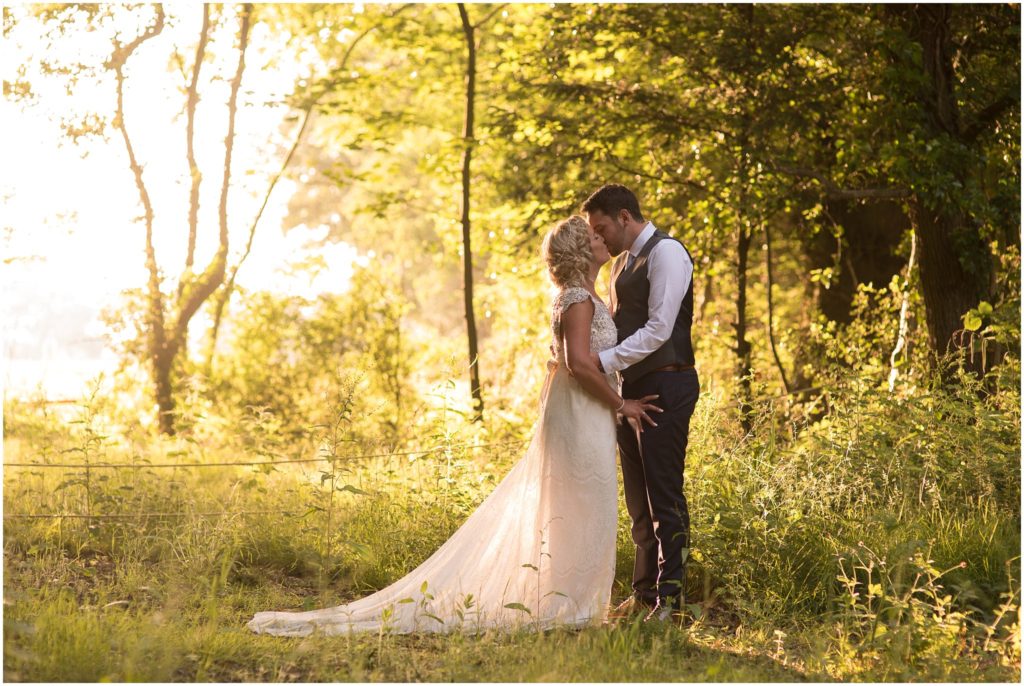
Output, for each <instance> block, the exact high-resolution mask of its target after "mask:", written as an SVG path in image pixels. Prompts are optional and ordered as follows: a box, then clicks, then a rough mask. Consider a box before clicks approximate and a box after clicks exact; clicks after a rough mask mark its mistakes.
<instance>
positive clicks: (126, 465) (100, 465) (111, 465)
mask: <svg viewBox="0 0 1024 686" xmlns="http://www.w3.org/2000/svg"><path fill="white" fill-rule="evenodd" d="M521 444H522V441H506V442H503V443H454V444H451V445H447V446H440V447H437V448H428V449H426V450H409V451H404V452H386V453H369V454H366V455H351V456H348V457H343V458H338V457H332V456H330V455H324V456H322V457H304V458H301V459H296V460H256V461H251V462H163V463H161V462H155V463H151V462H121V463H117V462H4V463H3V466H4V468H5V469H6V468H7V467H43V468H47V467H55V468H65V469H67V468H73V469H83V468H89V469H177V468H180V467H189V468H201V467H247V466H255V465H264V464H295V463H299V462H359V461H361V460H369V459H372V458H375V457H406V456H409V455H431V454H433V453H443V452H446V451H450V450H452V449H453V448H467V449H470V450H475V449H477V448H492V447H495V446H507V445H521Z"/></svg>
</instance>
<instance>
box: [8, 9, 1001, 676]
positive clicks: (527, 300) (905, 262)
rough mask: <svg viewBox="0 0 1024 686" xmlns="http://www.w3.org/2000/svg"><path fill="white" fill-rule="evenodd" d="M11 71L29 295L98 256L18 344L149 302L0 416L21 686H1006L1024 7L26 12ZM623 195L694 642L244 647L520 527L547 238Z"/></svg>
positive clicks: (599, 633)
mask: <svg viewBox="0 0 1024 686" xmlns="http://www.w3.org/2000/svg"><path fill="white" fill-rule="evenodd" d="M4 35H5V44H6V45H5V48H4V49H5V51H6V53H5V56H9V57H11V59H5V60H4V70H5V81H4V93H5V105H4V106H5V108H6V112H7V113H8V114H10V115H12V116H15V115H16V116H18V117H20V119H17V121H18V122H20V123H21V124H22V125H23V126H24V128H23V129H22V134H23V135H22V136H21V139H22V140H21V141H19V136H18V135H17V134H18V132H17V131H14V132H13V133H14V134H15V135H14V136H11V141H10V143H11V146H12V147H13V148H14V149H16V150H19V152H21V153H22V154H21V155H19V157H20V159H19V162H21V163H22V167H16V166H15V165H9V164H5V165H4V166H5V190H4V195H5V206H6V208H7V209H6V210H5V222H4V225H5V255H4V272H5V281H7V282H8V283H12V282H16V281H17V278H16V277H17V275H20V274H23V272H21V271H19V270H22V269H28V268H30V267H33V266H38V265H40V264H41V265H43V266H44V267H45V266H46V265H47V263H48V262H47V260H48V256H49V255H56V254H57V253H58V252H60V246H61V242H62V241H64V240H68V239H67V237H68V236H73V237H77V239H78V240H79V241H80V242H79V243H76V245H77V246H81V247H80V248H77V249H76V253H75V254H72V255H71V256H70V257H69V258H68V261H67V262H62V263H60V265H62V267H63V269H64V271H61V270H58V269H53V270H51V271H50V272H39V273H45V274H46V278H47V279H49V287H50V289H49V290H48V291H45V294H46V300H44V299H43V298H40V297H38V295H36V294H33V293H29V291H28V289H22V290H21V291H17V290H15V291H13V292H14V293H16V295H14V296H13V297H12V296H11V295H9V296H8V302H7V304H6V305H5V307H6V308H7V310H8V313H11V312H15V313H21V314H22V315H24V316H26V317H28V318H29V319H31V317H32V316H33V314H34V313H35V315H36V318H37V319H41V318H42V317H41V315H39V314H38V313H39V312H42V311H49V312H50V313H51V315H50V316H51V318H54V319H60V318H62V317H63V318H64V320H65V321H67V320H68V316H67V313H68V312H69V311H68V310H66V309H65V310H63V311H62V310H60V309H59V308H57V309H56V311H55V310H54V305H53V303H54V302H65V301H73V300H74V298H75V297H76V292H80V291H85V290H87V289H88V288H89V284H91V283H93V282H95V281H96V280H98V279H100V280H101V279H108V280H112V281H111V282H116V279H115V278H114V277H115V276H117V275H123V278H124V279H125V280H128V282H129V284H130V285H128V286H127V287H123V288H119V289H118V290H119V291H121V295H120V296H119V298H118V300H117V301H116V302H115V303H113V304H111V305H109V306H108V307H107V308H106V309H105V310H104V314H103V318H102V323H93V324H92V325H91V326H92V330H93V331H101V332H102V333H103V336H104V340H105V341H106V343H105V344H104V346H105V349H106V350H109V351H111V353H110V354H111V356H112V358H113V359H116V360H117V363H118V368H117V369H116V371H114V372H113V373H110V374H107V375H106V376H104V377H103V378H102V379H99V380H97V381H96V382H95V383H94V384H92V387H91V390H90V392H88V393H87V394H86V396H85V397H84V398H82V399H78V398H61V399H60V400H64V401H68V400H71V401H72V402H60V403H56V402H54V400H57V399H55V398H53V397H52V396H51V397H45V394H43V393H37V394H36V395H34V396H33V395H25V394H16V393H7V392H5V395H4V462H5V467H4V551H5V555H4V578H5V580H4V595H5V611H4V626H5V632H4V633H5V638H4V671H5V678H8V679H11V680H62V679H63V680H67V679H71V680H82V681H90V680H99V679H113V680H238V679H242V680H293V679H300V680H310V681H312V680H323V679H334V680H337V679H347V680H364V679H368V680H392V681H404V680H449V679H455V680H465V681H476V680H489V679H491V680H493V679H497V680H544V679H554V680H571V679H576V678H581V679H588V680H618V681H644V680H679V679H689V680H697V679H701V680H703V679H708V680H749V681H764V680H803V679H810V680H832V679H837V680H855V679H867V680H916V679H930V680H954V681H956V680H997V681H1011V680H1012V681H1016V680H1018V679H1019V675H1020V630H1019V626H1020V605H1019V580H1020V497H1021V494H1020V307H1021V301H1020V292H1021V287H1020V273H1021V272H1020V8H1019V6H1017V5H995V4H993V5H905V6H880V5H871V6H866V5H798V6H797V5H793V6H790V5H772V4H769V5H750V4H746V5H714V6H712V5H701V4H687V5H659V4H645V5H605V4H552V5H535V4H504V5H497V4H467V5H456V4H436V5H412V4H396V5H365V6H363V5H348V4H326V5H302V4H296V5H274V4H267V5H196V6H186V5H177V4H175V5H171V4H168V5H166V6H163V5H140V6H119V5H27V6H16V7H5V8H4ZM30 121H31V122H33V123H32V124H31V125H30V124H29V122H30ZM33 127H34V128H33ZM30 134H32V135H35V136H41V137H42V140H45V141H48V144H49V145H51V146H57V145H58V144H59V146H60V149H61V150H62V151H63V153H62V154H65V155H69V156H72V157H73V158H74V159H73V160H72V161H70V162H68V163H67V164H66V165H64V164H59V165H58V164H54V165H44V166H41V167H40V166H39V165H36V166H33V164H32V161H33V159H34V158H35V155H36V149H34V148H33V147H32V146H33V145H34V143H32V141H33V140H37V139H34V138H32V135H30ZM19 143H20V145H21V147H20V148H19V147H17V146H18V145H19ZM36 147H37V148H38V145H36ZM40 156H41V153H40ZM69 159H71V158H70V157H69ZM69 170H70V171H69ZM606 182H620V183H625V184H626V185H628V186H630V187H631V188H633V189H634V190H635V191H636V192H637V193H638V195H639V196H640V199H641V205H642V207H643V208H644V209H645V211H646V212H647V214H648V216H649V218H650V219H651V220H653V221H654V223H655V224H656V225H657V226H659V227H660V228H662V229H665V230H667V231H669V232H670V233H672V234H673V235H674V236H676V237H678V238H680V239H681V240H683V241H684V243H685V244H686V245H687V247H688V249H689V250H690V252H691V254H692V255H693V258H694V262H695V265H696V275H695V296H696V297H695V311H694V319H695V334H694V336H695V345H696V349H697V358H698V366H699V369H700V375H701V380H702V398H701V401H700V403H699V406H698V412H697V415H696V417H695V419H694V424H693V427H692V430H691V446H690V451H689V454H688V459H687V471H686V477H687V484H686V488H687V495H688V497H689V499H690V503H691V510H692V513H693V514H692V516H693V529H694V535H695V539H694V540H695V543H694V548H693V550H692V551H691V560H692V562H691V565H690V571H689V576H688V580H687V583H688V589H687V595H688V598H689V599H690V600H691V601H692V602H690V605H689V607H688V611H689V614H690V616H691V618H692V621H691V622H690V623H689V624H688V626H687V627H685V628H680V627H671V626H670V627H651V626H645V625H641V624H630V625H619V626H607V627H599V628H594V629H588V630H586V631H581V632H568V631H555V632H547V633H536V634H531V633H527V634H524V635H512V636H501V635H493V636H492V635H487V636H484V637H477V638H472V637H463V636H453V637H395V636H386V635H385V634H381V635H379V636H372V637H356V638H350V639H346V640H345V642H344V643H343V645H342V646H341V647H340V648H339V646H338V645H337V644H336V643H331V642H330V641H329V640H326V639H324V638H323V637H312V638H309V639H303V640H302V641H298V642H294V641H280V640H274V639H268V638H267V637H254V636H250V635H248V633H247V632H246V631H245V629H244V623H245V621H246V620H247V619H248V617H249V616H251V614H252V612H254V611H256V610H263V609H270V608H281V609H285V608H289V607H303V608H311V607H321V606H325V605H329V604H337V603H338V602H342V601H343V600H344V599H347V598H353V597H357V596H359V595H363V594H365V593H367V592H369V591H372V590H373V589H376V588H381V587H383V586H384V585H386V584H387V583H389V582H390V581H393V580H395V579H396V578H398V577H400V576H401V575H402V574H404V573H405V572H406V571H408V570H410V569H411V568H413V567H414V566H416V565H417V564H418V563H419V562H422V561H423V560H424V559H425V558H426V557H427V556H429V554H430V553H431V552H432V551H433V550H434V549H435V548H436V547H437V545H439V544H440V542H442V541H443V540H445V539H446V538H447V536H448V535H450V534H451V532H452V531H453V530H454V529H455V528H457V526H458V525H459V524H460V523H461V521H463V520H464V519H465V517H466V516H467V515H468V514H469V512H471V511H472V510H473V508H474V507H475V506H476V505H477V504H478V503H479V502H480V501H481V500H482V499H483V498H484V497H486V495H487V494H488V493H489V492H490V491H491V490H493V488H494V486H495V485H496V483H497V482H498V481H499V480H500V478H501V477H502V475H503V474H504V473H505V472H506V471H507V470H508V468H509V467H510V466H511V465H512V464H513V463H514V461H515V460H516V459H517V457H518V455H519V454H521V451H522V449H523V447H524V445H525V441H527V440H528V439H529V437H530V435H531V430H532V422H533V421H534V419H535V418H536V411H537V401H538V397H539V393H540V387H541V383H542V381H543V378H544V373H545V371H546V367H545V361H546V359H547V358H548V356H549V354H550V353H549V347H548V346H549V344H550V333H549V328H548V326H549V320H548V310H549V303H550V298H551V287H550V284H549V282H548V281H547V280H546V277H545V269H544V266H543V264H542V261H541V260H540V257H539V246H540V241H541V238H542V237H543V234H544V233H545V231H547V230H548V229H549V228H550V227H551V226H552V225H553V224H554V223H555V222H557V221H558V220H559V219H561V218H564V217H565V216H567V215H569V214H572V213H575V212H578V209H579V205H580V203H581V202H582V200H583V199H584V198H585V197H586V196H587V195H588V194H589V192H590V191H592V190H593V189H595V188H596V187H598V186H599V185H601V184H603V183H606ZM62 232H64V233H62ZM275 259H276V261H275ZM49 264H50V265H51V266H54V265H55V264H56V262H54V261H51V262H50V263H49ZM275 268H279V269H278V271H277V272H274V269H275ZM282 269H283V272H282ZM247 271H250V272H253V273H254V274H255V275H257V276H250V277H247V276H246V272H247ZM55 284H59V285H55ZM607 287H608V283H607V271H606V272H605V273H604V274H603V275H602V276H601V277H600V278H599V288H603V289H604V293H606V292H607ZM12 303H13V304H12ZM44 303H45V304H44ZM47 308H48V309H47ZM81 324H82V325H83V335H89V332H88V331H86V330H85V329H86V325H87V324H88V322H87V321H82V322H81ZM5 328H6V327H5ZM37 331H38V329H35V330H33V329H32V328H31V327H28V328H24V329H15V330H14V333H13V334H8V335H7V341H6V343H5V357H16V356H17V355H18V354H22V353H19V351H23V353H24V351H31V350H32V349H34V348H35V347H38V338H37V336H36V333H37ZM24 354H30V353H24ZM620 510H621V511H622V512H623V520H622V522H621V526H620V536H619V549H618V559H619V563H618V573H617V577H616V589H615V595H616V597H621V596H623V595H625V594H626V592H627V590H628V582H629V575H630V565H631V561H632V546H631V543H630V541H629V527H628V522H627V521H626V518H625V511H624V507H620Z"/></svg>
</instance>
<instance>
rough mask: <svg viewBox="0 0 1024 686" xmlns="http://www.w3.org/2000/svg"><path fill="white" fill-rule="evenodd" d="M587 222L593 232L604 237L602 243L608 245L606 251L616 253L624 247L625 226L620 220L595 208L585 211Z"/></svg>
mask: <svg viewBox="0 0 1024 686" xmlns="http://www.w3.org/2000/svg"><path fill="white" fill-rule="evenodd" d="M587 223H589V224H590V228H592V229H593V230H594V233H596V234H597V235H598V236H600V237H601V238H603V239H604V244H605V245H606V246H608V252H610V253H611V254H612V255H618V254H619V253H621V252H622V251H623V250H625V249H626V247H627V246H626V227H625V225H624V224H623V223H622V222H621V221H619V220H618V219H616V218H615V217H611V216H609V215H607V214H605V213H604V212H601V211H600V210H595V211H593V212H587Z"/></svg>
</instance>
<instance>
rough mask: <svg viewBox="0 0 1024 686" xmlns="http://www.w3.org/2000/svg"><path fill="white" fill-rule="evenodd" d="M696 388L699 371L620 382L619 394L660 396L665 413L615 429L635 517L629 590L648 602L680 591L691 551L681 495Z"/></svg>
mask: <svg viewBox="0 0 1024 686" xmlns="http://www.w3.org/2000/svg"><path fill="white" fill-rule="evenodd" d="M699 393H700V383H699V381H698V379H697V371H696V370H694V369H689V370H686V371H681V372H651V373H649V374H646V375H644V376H642V377H641V378H639V379H637V380H635V381H632V382H623V384H622V397H624V398H633V399H635V398H642V397H643V396H645V395H658V396H659V397H658V399H657V400H655V401H654V403H655V404H656V405H658V406H659V407H661V408H662V409H663V410H664V412H661V413H658V412H652V413H651V417H652V418H653V419H654V421H655V423H656V424H657V425H658V426H657V427H653V426H650V425H646V424H645V425H644V431H643V433H642V434H640V442H639V443H638V442H637V434H636V432H635V431H634V430H633V428H632V427H631V426H630V425H629V423H628V422H625V421H623V423H622V425H621V426H620V427H619V430H618V443H619V459H620V461H621V463H622V483H623V490H624V491H625V495H626V509H627V510H628V511H629V516H630V518H631V519H632V520H633V529H632V532H633V543H635V544H636V562H635V563H634V564H633V595H634V596H636V598H637V599H638V600H641V601H643V602H645V603H648V604H652V605H653V604H654V603H655V602H659V601H660V602H661V603H662V604H663V605H664V604H669V605H675V604H676V603H678V601H679V597H680V594H681V593H682V591H683V565H684V564H685V562H686V557H688V556H689V550H690V513H689V511H688V510H687V508H686V496H685V495H684V494H683V468H684V466H685V464H686V443H687V437H688V434H689V432H690V417H692V416H693V410H694V407H695V406H696V405H697V396H698V395H699Z"/></svg>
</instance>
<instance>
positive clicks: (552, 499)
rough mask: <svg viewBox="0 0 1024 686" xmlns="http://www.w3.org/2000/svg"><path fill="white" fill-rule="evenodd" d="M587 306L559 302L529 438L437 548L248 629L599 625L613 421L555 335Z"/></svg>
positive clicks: (613, 521)
mask: <svg viewBox="0 0 1024 686" xmlns="http://www.w3.org/2000/svg"><path fill="white" fill-rule="evenodd" d="M587 298H591V295H590V294H589V293H588V292H587V291H586V290H584V289H582V288H568V289H565V290H563V291H560V292H559V294H558V296H557V297H556V299H555V301H554V303H553V306H552V314H551V328H552V334H553V336H554V351H555V362H556V364H552V363H550V362H549V363H548V364H549V372H548V377H547V380H546V381H545V384H544V390H543V392H542V394H541V402H540V418H539V420H538V421H537V424H536V428H535V432H534V435H533V439H532V441H531V442H530V445H529V447H528V448H527V450H526V454H525V455H524V456H523V457H522V459H520V460H519V462H518V463H516V465H515V466H514V467H513V468H512V469H511V471H509V473H508V475H506V476H505V478H504V479H503V480H502V481H501V483H500V484H499V485H498V486H497V488H495V490H494V492H493V493H491V495H490V496H488V497H487V499H486V500H484V502H483V503H481V504H480V507H479V508H478V509H477V510H476V511H475V512H473V514H472V515H470V517H469V518H468V519H467V520H466V522H465V523H464V524H463V525H462V526H461V527H460V528H459V529H458V530H457V531H456V532H455V533H454V534H453V535H452V537H451V538H449V539H448V540H447V541H446V542H445V543H444V544H443V545H442V546H441V547H440V548H439V549H438V550H437V552H435V553H434V554H433V555H432V556H431V557H430V558H428V559H427V560H426V561H425V562H424V563H423V564H421V565H420V566H419V567H417V568H416V569H414V570H412V571H411V572H410V573H409V574H408V575H406V576H404V577H403V578H401V579H399V580H398V581H396V582H394V583H393V584H391V585H390V586H388V587H387V588H384V589H382V590H380V591H378V592H377V593H374V594H372V595H369V596H367V597H365V598H361V599H359V600H356V601H354V602H352V603H349V604H347V605H339V606H337V607H330V608H326V609H322V610H312V611H309V612H258V613H256V615H255V616H254V617H253V619H252V620H251V621H250V622H249V623H248V625H247V626H248V627H249V629H251V630H252V631H254V632H256V633H264V634H274V635H278V636H305V635H307V634H310V633H312V632H314V631H319V632H323V633H327V634H345V633H348V632H350V631H380V630H386V631H393V632H396V633H410V632H449V631H457V630H462V631H467V632H475V631H482V630H486V629H492V628H496V629H512V628H517V627H522V628H548V627H551V626H557V625H582V624H588V623H595V624H599V623H600V622H602V621H603V620H604V619H605V618H606V617H607V611H608V602H609V597H610V594H611V586H612V582H613V579H614V573H615V538H616V527H617V522H618V514H617V485H616V474H617V469H616V464H615V413H614V411H612V409H611V408H609V407H608V406H606V405H604V404H602V403H601V402H599V401H598V400H596V399H595V398H594V397H593V396H591V395H590V394H589V393H587V391H585V390H583V388H582V387H581V386H580V384H579V383H578V382H577V381H576V380H575V379H573V378H572V377H571V376H569V372H568V369H567V368H566V365H565V351H564V348H563V343H562V341H563V338H562V335H561V316H562V313H563V312H564V311H565V310H566V308H567V307H568V306H569V305H571V304H573V303H577V302H582V301H585V300H586V299H587ZM594 309H595V313H594V320H593V323H592V325H591V332H590V346H591V350H593V351H600V350H604V349H606V348H610V347H612V346H614V345H615V343H616V333H615V324H614V323H613V322H612V319H611V315H610V314H609V313H608V310H607V308H606V307H605V306H604V304H603V303H602V302H601V301H600V300H597V299H594ZM607 381H608V383H609V384H612V383H613V377H611V376H609V377H608V378H607Z"/></svg>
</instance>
